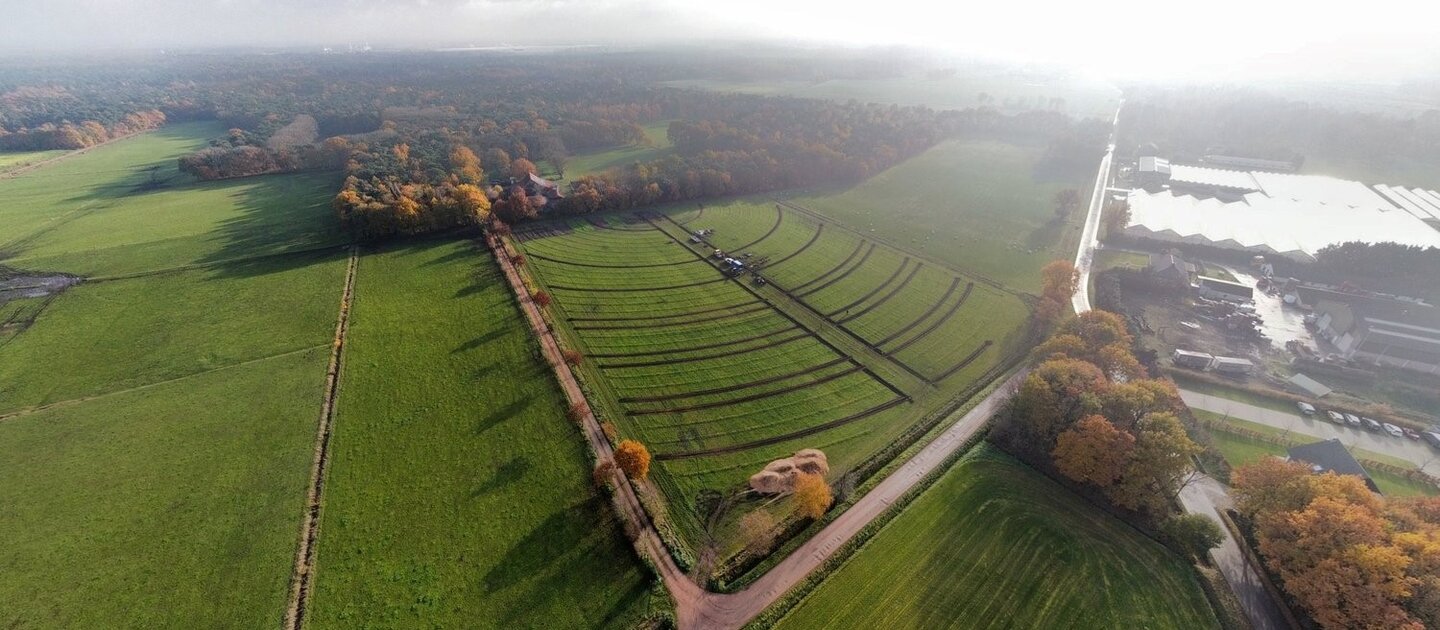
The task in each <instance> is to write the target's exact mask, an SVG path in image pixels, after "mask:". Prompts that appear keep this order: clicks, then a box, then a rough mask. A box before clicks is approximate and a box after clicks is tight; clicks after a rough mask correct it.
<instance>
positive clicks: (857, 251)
mask: <svg viewBox="0 0 1440 630" xmlns="http://www.w3.org/2000/svg"><path fill="white" fill-rule="evenodd" d="M866 242H867V241H866V240H865V239H860V242H858V243H855V251H853V252H850V255H849V256H846V257H845V260H842V261H840V264H838V265H835V266H834V267H831V268H829V269H827V270H825V273H822V274H820V275H818V276H815V277H814V278H811V279H810V280H806V281H805V282H803V283H801V284H800V285H798V286H796V287H795V288H793V289H790V290H791V291H799V290H800V289H803V288H805V287H808V286H810V285H812V284H815V283H816V282H819V281H821V280H823V279H825V277H826V276H829V275H830V274H832V273H835V272H837V271H840V268H841V267H844V266H845V265H847V264H849V262H850V261H851V260H854V259H855V257H856V256H859V255H860V250H862V249H865V243H866ZM870 248H871V249H874V248H875V245H874V244H871V245H870Z"/></svg>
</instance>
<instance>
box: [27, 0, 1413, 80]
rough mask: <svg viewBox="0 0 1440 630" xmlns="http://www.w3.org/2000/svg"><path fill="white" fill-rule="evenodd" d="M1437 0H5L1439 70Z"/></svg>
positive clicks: (42, 32) (176, 27) (73, 31)
mask: <svg viewBox="0 0 1440 630" xmlns="http://www.w3.org/2000/svg"><path fill="white" fill-rule="evenodd" d="M1437 5H1440V3H1437V2H1434V1H1433V0H1431V1H1427V0H1367V1H1366V2H1363V3H1357V2H1354V1H1353V0H1349V1H1347V2H1344V3H1341V2H1334V1H1333V0H1309V1H1305V2H1301V1H1292V0H1188V1H1187V0H1180V1H1176V0H1114V1H1110V2H1099V3H1087V2H1078V1H1074V0H1071V1H1066V2H1051V1H1037V0H999V1H990V2H975V1H973V0H970V1H967V0H949V1H933V0H932V1H926V0H886V1H883V2H875V0H863V1H862V0H724V1H719V2H717V1H700V0H690V1H686V0H0V48H3V49H6V50H9V51H14V50H70V49H115V48H172V49H173V48H184V47H195V46H205V47H213V46H229V45H259V46H281V45H285V46H292V45H313V46H316V47H320V46H325V45H332V46H333V45H344V44H345V43H370V44H373V45H376V46H419V47H441V46H454V45H467V44H473V45H478V46H490V45H524V44H557V43H587V44H588V43H602V44H615V43H633V44H645V43H654V42H666V43H672V42H677V41H705V40H715V39H734V38H747V37H758V38H766V39H772V38H773V39H781V40H785V41H796V42H812V41H814V42H838V43H844V44H850V45H871V44H913V45H920V46H928V47H936V48H942V49H945V50H949V51H954V52H957V53H963V54H979V55H986V56H994V57H1004V58H1011V59H1020V60H1025V61H1060V62H1066V63H1073V64H1077V65H1082V66H1086V67H1089V68H1091V69H1094V70H1096V71H1098V72H1102V73H1106V74H1110V75H1118V76H1136V75H1143V74H1148V73H1157V72H1163V73H1166V74H1169V75H1172V76H1176V75H1180V76H1189V77H1190V78H1209V77H1212V76H1223V75H1225V74H1228V73H1233V72H1235V71H1239V70H1243V71H1246V72H1249V73H1261V74H1271V75H1284V74H1288V73H1293V72H1302V73H1303V72H1306V71H1320V72H1324V73H1330V72H1338V73H1342V74H1346V75H1350V76H1353V75H1356V74H1360V73H1363V72H1379V73H1382V74H1384V75H1392V74H1432V75H1435V74H1440V36H1437V33H1440V8H1437Z"/></svg>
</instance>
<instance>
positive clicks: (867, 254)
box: [795, 243, 875, 298]
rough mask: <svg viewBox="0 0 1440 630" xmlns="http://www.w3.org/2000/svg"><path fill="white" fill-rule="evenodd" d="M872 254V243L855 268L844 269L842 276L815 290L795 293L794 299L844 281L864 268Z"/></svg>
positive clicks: (873, 249)
mask: <svg viewBox="0 0 1440 630" xmlns="http://www.w3.org/2000/svg"><path fill="white" fill-rule="evenodd" d="M873 253H875V244H874V243H871V244H870V249H867V250H865V255H864V256H861V257H860V262H857V263H855V266H854V267H851V268H849V269H846V270H845V273H842V274H840V275H838V276H835V277H834V278H831V279H830V280H828V281H826V282H825V284H822V285H820V286H818V287H815V288H813V289H810V290H809V291H806V292H804V293H796V294H795V297H796V298H802V297H805V296H807V295H810V294H811V293H814V292H816V291H820V290H823V289H825V288H827V287H829V286H830V285H832V284H835V283H836V282H839V281H841V280H844V279H845V276H848V275H850V274H852V273H855V270H856V269H859V268H861V267H864V266H865V261H867V260H870V254H873ZM826 273H829V272H826ZM816 280H819V278H816ZM811 282H814V280H811ZM806 284H809V283H806Z"/></svg>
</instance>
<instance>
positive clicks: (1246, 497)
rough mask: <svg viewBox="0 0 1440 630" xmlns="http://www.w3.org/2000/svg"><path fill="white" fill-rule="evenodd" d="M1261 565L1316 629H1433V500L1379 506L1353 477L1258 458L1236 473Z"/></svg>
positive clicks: (1438, 587)
mask: <svg viewBox="0 0 1440 630" xmlns="http://www.w3.org/2000/svg"><path fill="white" fill-rule="evenodd" d="M1232 479H1233V481H1234V484H1235V497H1236V506H1237V508H1238V509H1239V510H1240V511H1241V513H1242V514H1243V515H1245V516H1246V517H1247V520H1248V522H1249V523H1250V526H1251V527H1252V528H1253V532H1254V536H1255V540H1256V543H1257V547H1258V548H1259V551H1260V555H1261V557H1262V558H1264V561H1265V564H1266V566H1268V567H1269V568H1270V570H1271V571H1273V572H1275V574H1277V575H1279V576H1280V579H1281V582H1282V585H1283V587H1284V589H1285V591H1286V592H1288V593H1289V594H1290V595H1291V596H1292V597H1294V598H1295V601H1296V602H1298V603H1299V604H1300V605H1301V607H1303V608H1304V610H1305V611H1306V612H1307V613H1309V615H1310V617H1311V618H1313V619H1314V620H1315V622H1316V623H1318V624H1319V625H1320V627H1322V628H1326V629H1331V628H1336V629H1338V628H1374V629H1379V628H1400V629H1404V630H1419V629H1420V628H1423V627H1437V625H1436V624H1437V622H1440V501H1437V500H1436V499H1435V498H1433V497H1431V498H1425V499H1384V498H1381V497H1379V496H1377V495H1375V494H1374V493H1372V492H1370V490H1369V488H1368V487H1367V486H1366V485H1365V483H1364V481H1363V480H1362V479H1361V478H1360V477H1356V476H1350V475H1336V474H1334V473H1326V474H1324V475H1315V474H1311V471H1310V469H1309V467H1308V466H1306V465H1304V464H1302V463H1298V462H1286V461H1281V460H1278V459H1265V460H1260V461H1257V462H1254V463H1252V464H1247V465H1245V466H1241V467H1239V468H1237V469H1236V470H1235V473H1234V475H1233V476H1232Z"/></svg>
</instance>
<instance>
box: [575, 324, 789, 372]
mask: <svg viewBox="0 0 1440 630" xmlns="http://www.w3.org/2000/svg"><path fill="white" fill-rule="evenodd" d="M796 328H799V326H795V325H791V326H790V327H788V328H781V329H780V330H775V331H771V332H768V333H765V334H763V335H755V336H754V337H746V338H744V339H735V340H733V341H722V342H720V343H711V344H706V345H703V346H691V347H689V348H680V349H670V350H651V351H647V352H623V353H622V352H610V353H606V354H592V355H590V358H592V359H624V358H629V357H653V356H658V355H662V354H680V353H682V352H698V351H700V350H714V349H715V348H724V347H727V346H738V345H740V344H742V343H750V342H752V341H759V340H761V339H764V338H766V337H774V336H775V335H778V334H780V333H783V332H790V331H792V330H795V329H796ZM705 358H707V359H708V358H711V357H705ZM602 367H603V366H602Z"/></svg>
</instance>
